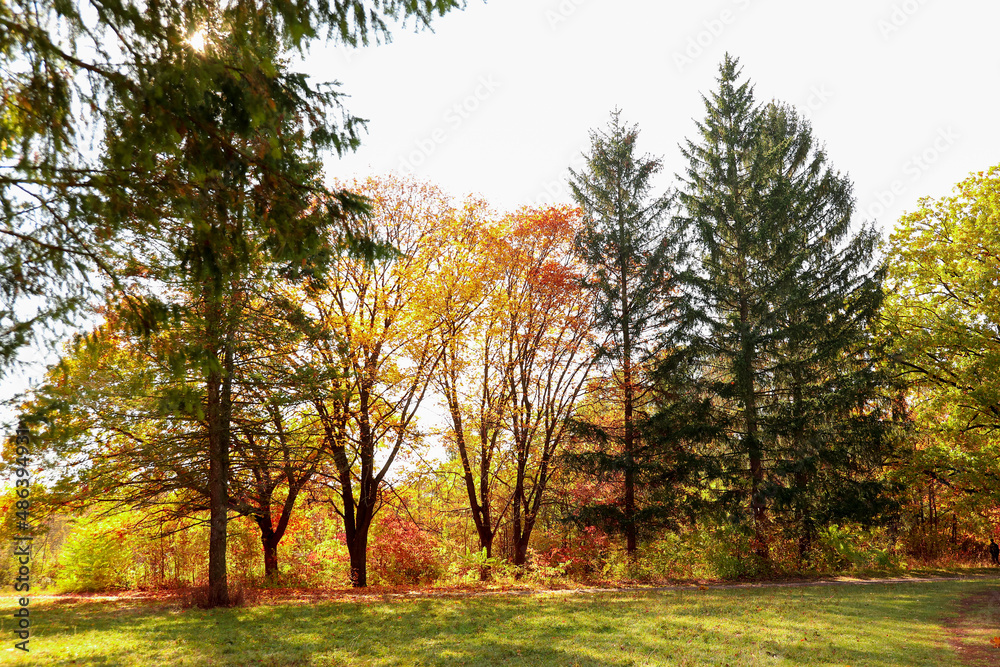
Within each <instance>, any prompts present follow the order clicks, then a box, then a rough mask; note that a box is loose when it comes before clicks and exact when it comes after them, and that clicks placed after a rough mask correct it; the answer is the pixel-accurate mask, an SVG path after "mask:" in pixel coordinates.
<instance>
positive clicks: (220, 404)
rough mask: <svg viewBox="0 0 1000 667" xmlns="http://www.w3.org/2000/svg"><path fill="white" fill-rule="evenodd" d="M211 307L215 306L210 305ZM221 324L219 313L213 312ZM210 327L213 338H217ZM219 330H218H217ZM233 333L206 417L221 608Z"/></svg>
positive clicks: (212, 585)
mask: <svg viewBox="0 0 1000 667" xmlns="http://www.w3.org/2000/svg"><path fill="white" fill-rule="evenodd" d="M210 307H211V306H210ZM209 318H210V320H211V319H214V320H215V324H216V325H217V324H218V322H219V320H220V319H221V318H220V317H218V313H217V312H216V313H211V314H210V315H209ZM212 328H213V327H212V326H211V324H210V327H209V329H210V330H209V332H208V333H209V339H210V340H211V339H213V338H216V337H215V336H214V335H213V333H214V332H213V331H212V330H211V329H212ZM216 331H217V329H216ZM229 338H230V337H229V336H228V335H227V336H225V337H224V340H223V345H224V348H225V350H224V353H223V360H222V361H223V363H222V369H221V370H216V369H212V370H210V371H209V373H208V378H207V380H208V392H207V397H206V406H205V416H206V419H207V421H208V458H209V464H208V465H209V468H208V485H209V538H208V604H209V605H210V606H212V607H221V606H226V605H228V604H229V586H228V580H227V568H226V541H227V529H228V510H229V502H228V501H229V498H228V487H227V481H228V479H229V421H230V417H231V414H232V379H231V378H232V370H233V354H232V349H231V343H230V340H229Z"/></svg>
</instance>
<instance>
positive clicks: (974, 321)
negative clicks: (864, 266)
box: [886, 166, 1000, 433]
mask: <svg viewBox="0 0 1000 667" xmlns="http://www.w3.org/2000/svg"><path fill="white" fill-rule="evenodd" d="M998 223H1000V166H998V167H992V168H991V169H989V170H987V171H985V172H979V173H978V174H974V175H972V176H971V177H969V178H968V179H966V180H965V181H962V182H961V183H959V184H958V185H957V186H956V189H955V193H954V194H953V195H952V196H950V197H942V198H941V199H937V200H933V199H930V198H926V199H922V200H921V201H920V208H919V209H918V210H916V211H914V212H913V213H909V214H907V215H904V216H903V217H902V218H901V219H900V221H899V225H898V227H897V228H896V231H895V232H894V233H893V234H892V237H891V239H890V242H889V278H888V280H889V289H888V293H889V295H890V296H889V299H888V303H887V308H886V328H887V333H888V334H889V336H890V337H891V339H892V340H894V341H896V343H897V345H896V347H895V349H894V355H893V356H894V359H895V360H896V362H897V363H898V364H900V366H901V367H902V369H903V370H904V372H905V374H906V376H907V377H908V378H909V379H910V380H911V381H912V382H914V383H916V384H918V385H920V386H923V387H926V388H927V389H929V390H931V391H933V393H934V396H935V399H936V400H937V401H938V403H939V404H940V405H947V406H948V409H947V411H944V414H946V415H947V424H948V425H949V426H950V427H951V428H952V429H953V430H955V431H957V432H960V431H979V432H982V433H994V432H996V431H997V429H1000V381H998V380H1000V378H998V377H997V375H998V372H1000V260H998V257H1000V224H998Z"/></svg>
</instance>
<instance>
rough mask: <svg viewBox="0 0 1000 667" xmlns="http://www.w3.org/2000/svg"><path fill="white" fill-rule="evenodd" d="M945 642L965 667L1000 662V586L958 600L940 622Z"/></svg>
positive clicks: (979, 666)
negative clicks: (946, 636)
mask: <svg viewBox="0 0 1000 667" xmlns="http://www.w3.org/2000/svg"><path fill="white" fill-rule="evenodd" d="M942 624H943V625H944V627H945V629H946V630H947V631H948V644H949V645H950V646H951V647H952V648H953V649H955V652H956V654H957V655H958V658H959V660H961V664H962V665H965V666H966V667H990V666H993V665H1000V588H997V587H993V588H989V589H986V590H983V591H980V592H978V593H976V594H974V595H970V596H968V597H966V598H963V599H961V600H959V601H958V602H957V603H956V605H955V610H954V613H953V614H952V615H951V616H948V617H947V618H945V619H944V620H943V623H942Z"/></svg>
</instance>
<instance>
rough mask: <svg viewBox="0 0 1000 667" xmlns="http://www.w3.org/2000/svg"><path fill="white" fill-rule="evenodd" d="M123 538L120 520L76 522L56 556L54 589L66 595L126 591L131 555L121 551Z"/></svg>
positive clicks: (124, 549) (123, 529) (123, 530)
mask: <svg viewBox="0 0 1000 667" xmlns="http://www.w3.org/2000/svg"><path fill="white" fill-rule="evenodd" d="M126 535H127V530H126V529H125V527H124V525H123V521H122V520H121V519H116V518H110V519H96V518H93V517H83V518H81V519H78V520H77V521H76V522H75V526H74V530H72V531H71V532H70V534H69V536H68V537H67V539H66V542H65V544H64V545H63V548H62V551H61V552H60V554H59V568H58V574H57V576H56V588H58V589H59V590H61V591H67V592H70V591H73V592H82V591H87V592H91V591H105V590H109V589H120V588H128V587H129V581H128V571H129V569H130V568H129V565H130V562H129V561H130V558H129V557H130V555H131V554H130V552H129V550H128V549H126V548H123V546H124V544H123V542H124V541H125V539H126Z"/></svg>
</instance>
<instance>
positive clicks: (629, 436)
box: [618, 211, 638, 559]
mask: <svg viewBox="0 0 1000 667" xmlns="http://www.w3.org/2000/svg"><path fill="white" fill-rule="evenodd" d="M618 214H619V220H621V219H622V217H621V216H622V213H621V211H619V212H618ZM622 236H624V231H623V232H622ZM632 259H633V258H631V257H622V258H620V260H621V263H620V270H621V276H620V279H621V307H622V362H623V366H622V382H623V383H624V385H625V415H624V417H625V433H624V440H625V442H624V449H625V452H624V453H625V506H624V511H623V514H624V520H625V526H624V527H625V554H626V555H627V557H628V558H629V559H631V558H633V557H634V556H635V552H636V550H637V548H638V545H637V543H636V536H635V465H634V463H635V424H634V423H633V422H634V414H633V410H634V405H633V402H634V400H635V392H634V388H633V384H632V315H631V312H630V311H629V281H628V263H629V262H630V261H632Z"/></svg>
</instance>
